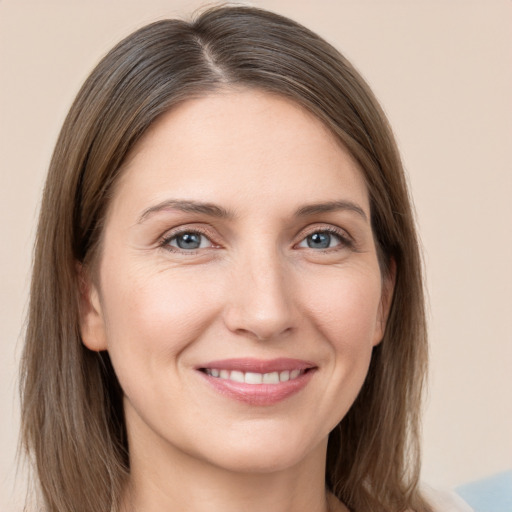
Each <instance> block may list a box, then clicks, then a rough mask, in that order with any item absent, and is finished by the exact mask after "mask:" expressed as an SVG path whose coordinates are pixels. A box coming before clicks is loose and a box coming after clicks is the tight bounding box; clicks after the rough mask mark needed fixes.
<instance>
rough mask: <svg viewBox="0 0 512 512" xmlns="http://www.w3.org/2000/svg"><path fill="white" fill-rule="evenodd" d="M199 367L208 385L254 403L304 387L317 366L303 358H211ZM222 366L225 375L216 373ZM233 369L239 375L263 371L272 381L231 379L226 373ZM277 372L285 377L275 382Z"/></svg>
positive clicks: (269, 401)
mask: <svg viewBox="0 0 512 512" xmlns="http://www.w3.org/2000/svg"><path fill="white" fill-rule="evenodd" d="M196 369H197V370H199V371H200V373H201V376H202V377H203V378H204V379H205V380H206V381H207V382H208V384H209V385H211V386H212V387H213V388H214V389H215V390H216V391H218V392H219V393H221V394H223V395H224V396H227V397H230V398H233V399H235V400H238V401H241V402H245V403H248V404H251V405H273V404H276V403H278V402H280V401H282V400H284V399H286V398H288V397H290V396H291V395H294V394H295V393H298V392H299V391H300V390H302V389H303V388H304V387H305V386H306V385H307V384H308V382H309V381H310V379H311V377H312V375H313V374H314V370H316V366H315V364H313V363H311V362H308V361H304V360H300V359H289V358H278V359H272V360H261V359H252V358H243V359H224V360H218V361H210V362H208V363H206V364H204V365H201V366H198V367H197V368H196ZM219 370H223V371H224V372H223V374H222V375H223V376H222V375H221V376H217V373H218V371H219ZM231 372H235V373H236V374H237V376H238V379H240V375H241V374H244V376H245V375H246V374H247V373H251V374H260V375H261V376H265V379H266V380H272V383H268V382H262V383H256V384H254V383H247V382H239V381H236V380H232V378H231V377H227V378H226V373H228V374H229V375H233V376H234V374H231ZM212 373H214V374H215V375H212ZM276 374H277V375H280V376H281V379H284V380H279V381H277V382H275V379H276ZM287 374H290V375H291V377H290V378H289V380H286V378H287ZM297 374H298V375H297ZM253 377H256V379H257V380H258V375H253Z"/></svg>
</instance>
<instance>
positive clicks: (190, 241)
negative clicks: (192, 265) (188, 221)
mask: <svg viewBox="0 0 512 512" xmlns="http://www.w3.org/2000/svg"><path fill="white" fill-rule="evenodd" d="M176 243H177V244H178V247H179V248H180V249H198V248H199V246H200V245H201V235H198V234H197V233H183V234H182V235H180V236H178V238H177V239H176Z"/></svg>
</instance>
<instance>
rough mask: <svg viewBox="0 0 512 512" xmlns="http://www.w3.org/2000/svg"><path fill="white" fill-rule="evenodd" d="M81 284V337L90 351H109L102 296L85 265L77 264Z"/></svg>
mask: <svg viewBox="0 0 512 512" xmlns="http://www.w3.org/2000/svg"><path fill="white" fill-rule="evenodd" d="M77 276H78V283H79V292H80V297H79V311H80V335H81V338H82V342H83V344H84V345H85V346H86V347H87V348H88V349H90V350H94V351H95V352H100V351H101V350H107V336H106V329H105V320H104V316H103V311H102V306H101V301H100V294H99V290H98V287H97V285H95V284H94V283H93V281H92V279H91V277H90V275H89V272H87V269H86V268H85V267H84V265H83V264H81V263H77Z"/></svg>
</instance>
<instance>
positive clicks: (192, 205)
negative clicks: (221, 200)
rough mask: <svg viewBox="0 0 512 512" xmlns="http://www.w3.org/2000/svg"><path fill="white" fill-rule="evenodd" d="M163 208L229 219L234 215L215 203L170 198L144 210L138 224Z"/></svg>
mask: <svg viewBox="0 0 512 512" xmlns="http://www.w3.org/2000/svg"><path fill="white" fill-rule="evenodd" d="M163 210H179V211H182V212H190V213H201V214H203V215H209V216H211V217H217V218H220V219H228V218H232V217H233V216H234V215H233V214H232V213H231V212H229V211H228V210H226V209H225V208H222V207H221V206H217V205H216V204H213V203H202V202H198V201H183V200H178V199H168V200H166V201H162V202H161V203H158V204H157V205H155V206H151V207H150V208H148V209H147V210H144V212H143V213H142V215H141V216H140V217H139V220H138V224H141V223H142V222H144V221H145V220H146V219H147V218H148V217H151V215H153V214H155V213H157V212H160V211H163Z"/></svg>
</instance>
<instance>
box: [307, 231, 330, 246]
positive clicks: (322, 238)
mask: <svg viewBox="0 0 512 512" xmlns="http://www.w3.org/2000/svg"><path fill="white" fill-rule="evenodd" d="M329 245H331V235H330V234H329V233H313V234H312V235H310V236H308V247H310V248H312V249H327V248H328V247H329Z"/></svg>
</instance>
